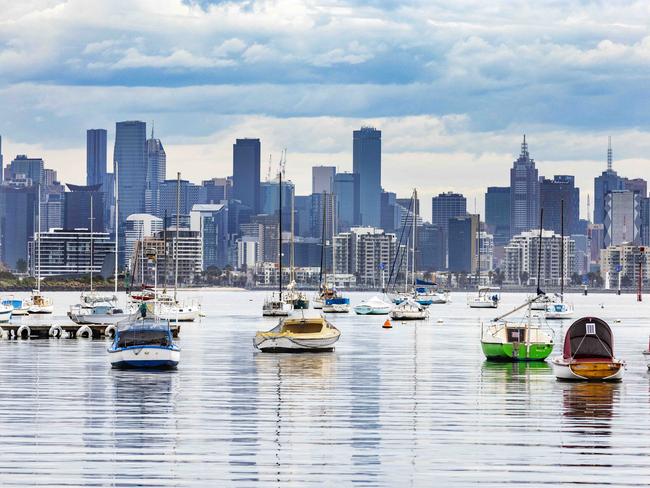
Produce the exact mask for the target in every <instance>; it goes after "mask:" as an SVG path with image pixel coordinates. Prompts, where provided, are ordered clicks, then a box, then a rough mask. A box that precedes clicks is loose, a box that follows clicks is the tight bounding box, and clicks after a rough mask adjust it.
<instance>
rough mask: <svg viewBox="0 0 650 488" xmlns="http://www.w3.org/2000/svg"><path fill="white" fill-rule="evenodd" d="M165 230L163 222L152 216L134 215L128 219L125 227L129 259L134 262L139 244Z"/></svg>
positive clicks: (126, 249)
mask: <svg viewBox="0 0 650 488" xmlns="http://www.w3.org/2000/svg"><path fill="white" fill-rule="evenodd" d="M162 230H163V220H162V219H161V218H158V217H156V216H155V215H151V214H133V215H129V216H128V217H127V218H126V222H125V225H124V240H125V247H124V249H125V252H126V256H127V259H129V260H133V253H134V252H135V248H136V246H137V243H138V242H140V241H142V239H144V238H145V237H152V236H153V235H155V234H157V233H158V232H161V231H162Z"/></svg>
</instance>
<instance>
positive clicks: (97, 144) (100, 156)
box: [86, 129, 107, 190]
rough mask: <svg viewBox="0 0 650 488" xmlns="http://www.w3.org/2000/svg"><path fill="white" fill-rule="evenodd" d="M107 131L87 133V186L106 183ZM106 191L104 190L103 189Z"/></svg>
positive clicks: (90, 131)
mask: <svg viewBox="0 0 650 488" xmlns="http://www.w3.org/2000/svg"><path fill="white" fill-rule="evenodd" d="M106 136H107V133H106V129H88V130H87V131H86V185H88V186H91V185H103V184H104V183H105V182H106ZM103 190H104V189H103Z"/></svg>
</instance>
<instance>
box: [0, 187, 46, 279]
mask: <svg viewBox="0 0 650 488" xmlns="http://www.w3.org/2000/svg"><path fill="white" fill-rule="evenodd" d="M37 202H38V192H37V187H36V186H30V187H26V188H11V187H9V186H2V187H0V239H1V243H2V245H1V246H0V251H1V252H0V259H1V260H2V262H3V263H5V264H6V265H7V266H9V267H10V268H12V269H16V267H17V263H18V261H20V260H23V261H27V241H28V240H29V239H31V237H32V236H33V235H34V232H35V230H36V227H37V225H36V222H35V220H36V215H37V210H36V209H37V207H38V203H37Z"/></svg>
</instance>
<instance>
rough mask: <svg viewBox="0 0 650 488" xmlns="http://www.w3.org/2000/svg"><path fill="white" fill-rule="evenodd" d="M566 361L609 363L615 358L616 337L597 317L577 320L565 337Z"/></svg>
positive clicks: (564, 352)
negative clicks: (580, 360)
mask: <svg viewBox="0 0 650 488" xmlns="http://www.w3.org/2000/svg"><path fill="white" fill-rule="evenodd" d="M563 356H564V359H589V360H604V361H609V360H611V359H612V358H613V357H614V336H613V335H612V330H611V329H610V328H609V325H607V323H606V322H605V321H604V320H602V319H599V318H596V317H583V318H581V319H578V320H576V321H575V322H574V323H573V324H571V326H570V327H569V329H568V330H567V333H566V335H565V337H564V350H563Z"/></svg>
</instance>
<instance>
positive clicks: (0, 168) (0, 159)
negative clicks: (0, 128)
mask: <svg viewBox="0 0 650 488" xmlns="http://www.w3.org/2000/svg"><path fill="white" fill-rule="evenodd" d="M4 172H5V165H4V158H3V156H2V136H1V135H0V185H2V177H3V175H4Z"/></svg>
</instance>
